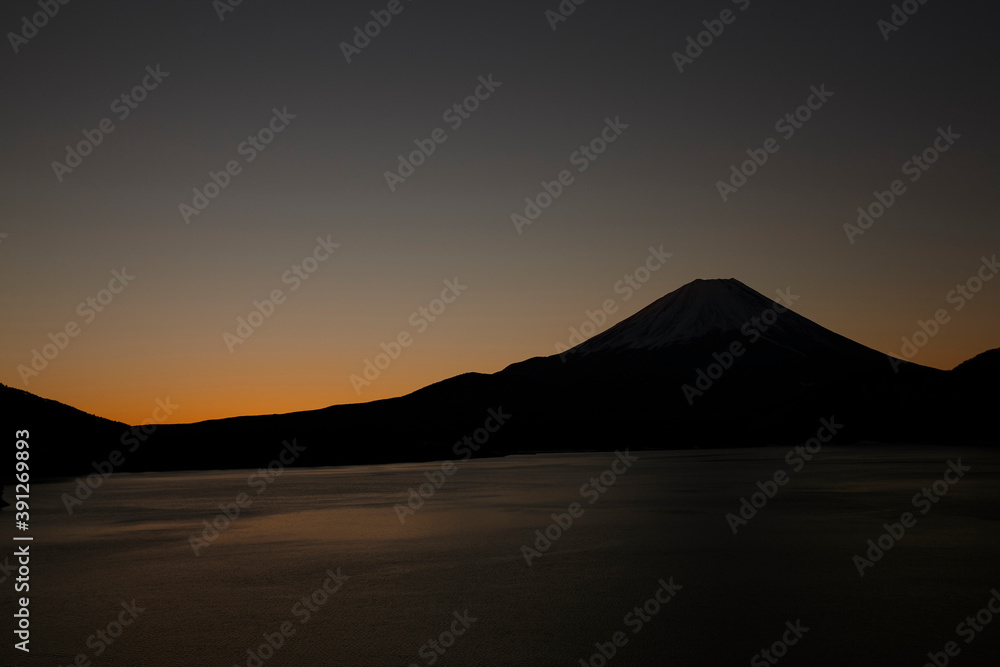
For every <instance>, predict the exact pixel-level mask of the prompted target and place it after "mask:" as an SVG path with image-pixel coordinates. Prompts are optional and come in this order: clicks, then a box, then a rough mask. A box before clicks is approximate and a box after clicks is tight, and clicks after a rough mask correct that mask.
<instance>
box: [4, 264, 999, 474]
mask: <svg viewBox="0 0 1000 667" xmlns="http://www.w3.org/2000/svg"><path fill="white" fill-rule="evenodd" d="M777 296H778V299H777V300H775V299H770V298H768V297H766V296H764V295H762V294H760V293H759V292H756V291H755V290H753V289H751V288H750V287H747V286H746V285H744V284H743V283H741V282H740V281H738V280H735V279H726V280H696V281H694V282H692V283H689V284H687V285H684V286H682V287H680V288H679V289H677V290H675V291H673V292H671V293H669V294H667V295H666V296H664V297H662V298H660V299H658V300H656V301H655V302H653V303H651V304H650V305H649V306H647V307H646V308H643V309H642V310H640V311H639V312H637V313H636V314H634V315H632V316H631V317H629V318H627V319H625V320H622V321H621V322H619V323H618V324H616V325H614V326H612V327H610V328H608V329H607V330H606V331H603V332H601V333H598V334H597V335H595V336H593V337H592V338H590V339H588V340H586V341H583V342H580V343H579V344H578V345H576V346H575V347H573V348H571V349H569V350H567V351H565V352H563V353H562V354H555V355H552V356H548V357H535V358H532V359H528V360H525V361H522V362H518V363H514V364H512V365H510V366H508V367H507V368H505V369H503V370H501V371H499V372H497V373H493V374H483V373H466V374H463V375H458V376H455V377H452V378H449V379H447V380H444V381H441V382H437V383H434V384H432V385H429V386H427V387H424V388H422V389H420V390H418V391H415V392H413V393H411V394H408V395H405V396H401V397H398V398H392V399H385V400H378V401H372V402H369V403H360V404H349V405H335V406H331V407H328V408H324V409H320V410H311V411H305V412H295V413H289V414H281V415H262V416H248V417H237V418H231V419H219V420H211V421H205V422H199V423H195V424H181V425H162V426H159V427H158V428H157V429H156V431H155V432H154V433H152V434H151V435H149V436H148V438H147V439H144V440H143V442H142V444H141V446H138V447H135V448H133V449H134V451H128V452H127V453H125V448H124V447H123V442H125V441H126V438H127V435H128V429H129V427H128V426H126V425H124V424H118V423H115V422H110V421H108V420H102V419H100V418H98V417H94V416H92V415H86V414H84V413H81V412H79V411H76V410H74V409H72V408H69V407H67V406H63V405H60V404H56V403H54V402H52V401H44V399H40V398H38V397H35V396H32V395H31V394H28V393H27V392H21V391H20V390H15V389H11V388H8V387H3V388H2V390H0V405H3V413H4V419H3V421H4V425H5V426H7V427H8V430H10V429H13V428H15V423H14V422H15V421H17V420H16V419H15V418H14V416H15V415H18V417H17V419H20V413H21V411H22V410H26V411H27V412H25V413H24V414H26V415H27V419H28V421H30V422H32V423H37V424H38V427H37V428H36V432H33V433H32V437H33V438H34V440H33V443H32V455H33V457H34V456H36V455H37V456H38V462H37V465H38V469H35V475H38V474H47V475H77V474H81V473H86V472H93V469H94V468H93V464H94V463H100V462H101V461H104V460H107V459H108V457H109V455H110V453H111V452H112V451H113V450H118V451H119V452H123V453H124V456H123V458H124V463H122V464H121V465H120V467H119V468H118V469H121V470H130V471H142V470H183V469H215V468H254V467H259V466H263V465H267V464H268V463H269V462H270V461H272V460H274V459H275V458H276V457H277V455H278V454H279V453H280V452H281V451H282V449H283V444H282V443H283V442H295V443H297V445H298V446H300V447H304V448H305V449H304V451H303V453H302V454H301V456H300V457H299V458H297V459H296V461H295V463H294V464H295V465H307V466H322V465H345V464H359V463H385V462H401V461H423V460H438V459H455V458H459V459H461V458H465V457H466V456H469V455H473V456H499V455H505V454H510V453H524V452H538V451H592V450H614V449H623V448H631V449H671V448H699V447H743V446H751V445H768V444H775V445H794V444H801V443H803V442H804V441H806V440H807V439H808V438H810V437H812V436H813V435H815V433H816V431H817V428H818V427H819V426H820V424H821V420H823V419H831V418H832V419H835V420H836V422H838V423H839V424H842V429H841V430H839V431H838V433H837V441H839V442H844V443H862V442H899V443H918V442H936V443H940V442H989V443H995V442H997V435H996V432H995V429H994V428H993V427H992V424H990V423H989V422H990V419H989V415H990V414H992V413H991V412H990V411H991V410H992V407H991V406H993V405H995V402H996V399H997V393H998V392H997V390H996V383H995V382H992V380H993V379H994V378H995V377H996V368H997V358H998V357H997V354H996V353H997V351H996V350H994V351H992V352H990V353H986V355H985V356H984V355H980V356H981V357H982V359H980V357H977V358H976V359H973V360H970V361H969V362H966V364H963V365H961V366H959V367H958V368H956V369H955V370H953V371H941V370H937V369H932V368H927V367H924V366H920V365H918V364H913V363H908V362H901V361H899V360H894V359H892V358H890V357H888V356H887V355H885V354H883V353H881V352H877V351H875V350H872V349H870V348H868V347H865V346H864V345H861V344H859V343H857V342H855V341H852V340H850V339H848V338H845V337H843V336H841V335H839V334H836V333H834V332H832V331H830V330H828V329H826V328H824V327H822V326H820V325H819V324H816V323H815V322H812V321H811V320H808V319H807V318H805V317H802V316H801V315H798V314H797V313H795V312H794V311H793V310H792V307H793V306H794V300H795V299H796V298H797V297H795V295H791V294H789V293H787V292H782V291H779V292H777ZM969 406H972V409H971V410H970V409H968V408H969ZM22 421H23V420H22ZM16 428H24V427H23V426H16ZM36 436H37V437H36ZM42 442H44V443H45V444H44V445H42V444H41V443H42ZM33 460H34V459H33Z"/></svg>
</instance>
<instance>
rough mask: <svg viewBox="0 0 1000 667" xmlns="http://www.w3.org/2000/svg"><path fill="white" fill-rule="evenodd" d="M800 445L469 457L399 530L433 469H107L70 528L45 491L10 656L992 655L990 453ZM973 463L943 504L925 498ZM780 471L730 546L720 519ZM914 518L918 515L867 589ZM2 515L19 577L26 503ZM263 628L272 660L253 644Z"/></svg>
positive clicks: (209, 661)
mask: <svg viewBox="0 0 1000 667" xmlns="http://www.w3.org/2000/svg"><path fill="white" fill-rule="evenodd" d="M786 451H787V449H739V450H737V449H730V450H704V451H701V450H690V451H673V452H634V456H636V457H637V460H635V461H630V462H629V463H628V465H627V466H626V464H625V463H624V462H619V463H617V464H615V466H614V467H616V468H617V470H618V472H617V473H614V472H604V471H607V470H611V469H612V468H613V466H612V464H613V462H614V461H615V459H616V456H615V454H614V453H586V454H539V455H533V456H515V457H508V458H503V459H492V460H483V461H469V462H458V463H457V464H456V469H455V470H454V471H453V474H451V475H444V474H443V473H441V474H440V476H439V477H438V481H440V479H441V478H443V479H444V480H445V481H444V483H443V485H441V487H440V488H439V489H437V490H435V492H434V494H433V495H432V496H430V497H428V498H426V499H425V500H424V504H423V506H422V507H420V508H419V509H417V510H415V512H414V513H413V514H410V515H407V516H405V517H404V518H405V523H401V521H400V519H399V514H398V511H397V509H394V506H395V505H397V504H405V503H406V502H407V497H408V495H409V491H408V490H409V489H410V488H414V489H417V488H418V487H419V486H420V484H421V483H423V482H427V481H428V480H427V477H426V476H425V473H431V474H432V475H433V473H434V471H440V469H441V466H440V464H439V463H430V464H403V465H382V466H363V467H351V468H340V469H333V468H324V469H291V470H285V471H283V472H282V473H281V474H280V475H278V476H276V477H274V478H273V480H272V481H271V482H270V483H267V482H265V481H263V480H261V479H260V478H259V477H257V478H254V479H252V480H249V481H248V478H249V477H250V476H251V475H252V474H253V473H254V471H245V470H244V471H226V472H199V473H171V474H139V475H125V474H123V475H113V476H112V477H110V478H109V479H107V480H106V481H105V482H104V483H103V484H102V485H101V486H100V487H99V488H98V489H97V490H96V491H94V492H93V495H92V496H91V497H90V498H88V499H87V500H85V501H84V502H83V503H82V504H81V505H79V506H76V507H75V508H74V513H73V514H72V515H70V514H68V513H67V511H66V509H65V507H64V504H63V502H62V501H61V500H60V497H61V496H62V494H63V493H72V492H73V488H74V486H75V484H74V483H70V482H63V483H58V484H56V483H52V484H33V485H32V487H31V491H32V516H31V519H32V529H31V531H30V534H31V535H33V536H34V541H33V542H32V543H31V553H32V560H31V604H30V609H31V620H32V626H31V627H32V635H31V644H30V646H31V649H32V650H31V653H30V655H29V654H23V653H21V652H19V651H14V650H13V649H12V648H11V645H12V643H13V642H12V640H11V639H10V637H11V632H10V630H11V629H13V622H12V619H11V615H10V614H11V613H12V612H9V611H8V610H12V609H13V608H14V592H13V577H14V576H16V575H14V574H12V573H10V572H6V573H4V574H0V577H6V581H4V582H3V583H2V584H0V603H2V605H3V610H4V614H3V615H4V618H5V619H6V620H5V621H4V623H5V630H4V633H3V635H4V637H5V638H6V639H5V640H4V645H3V646H2V647H0V656H4V659H3V661H2V664H4V665H47V666H54V665H69V664H73V661H74V659H76V656H77V655H80V654H82V655H84V656H85V657H86V659H88V660H90V661H91V664H94V665H102V666H103V665H107V666H116V665H121V666H129V667H138V666H145V665H150V666H156V667H164V666H170V665H179V666H180V665H183V666H185V667H199V666H202V665H204V666H219V667H231V666H233V665H241V666H246V665H248V664H249V665H250V666H251V667H253V666H255V665H267V666H271V665H289V666H294V667H313V666H317V667H318V666H324V667H328V666H332V665H351V666H362V665H379V666H384V665H431V664H434V665H443V666H447V665H462V666H468V665H512V666H513V665H518V666H523V665H567V666H572V665H580V664H581V660H583V661H584V662H583V663H582V664H592V665H595V666H597V665H603V664H605V663H606V664H608V665H746V664H770V663H768V662H766V660H764V658H763V657H756V658H755V656H757V655H758V653H759V652H760V651H761V650H763V649H767V650H769V651H770V650H772V648H771V647H772V645H773V644H775V642H779V644H778V645H777V646H775V647H773V650H774V651H775V655H777V654H780V655H781V656H782V657H781V659H780V661H779V662H780V664H787V665H847V664H850V665H903V664H909V665H915V666H919V665H923V664H924V663H925V662H927V653H928V651H942V650H944V646H945V644H946V643H947V642H949V641H954V642H956V645H957V647H959V649H960V655H959V656H958V657H955V658H952V661H953V662H952V664H960V665H984V664H996V662H995V660H996V657H997V655H1000V617H998V618H997V622H995V623H991V624H986V625H981V626H979V627H981V628H982V629H981V631H977V632H976V633H975V634H974V636H973V639H972V640H971V641H970V642H968V643H967V642H966V640H967V639H968V638H969V636H968V633H966V634H964V635H960V634H958V631H957V626H958V624H959V623H960V622H962V621H963V619H965V617H967V616H975V615H976V613H977V612H979V610H981V609H982V608H984V607H985V606H986V603H987V602H988V600H989V599H990V597H991V593H990V591H991V589H994V588H997V587H1000V504H998V502H997V501H998V500H1000V453H998V452H996V451H990V450H985V449H976V448H961V449H943V448H909V449H903V448H887V447H878V448H867V449H861V448H838V447H826V448H824V449H823V450H822V451H820V452H819V453H817V454H816V455H815V456H814V458H813V459H812V460H811V461H809V462H806V463H805V464H804V466H803V467H801V469H800V470H798V471H795V467H797V466H794V465H791V464H789V463H788V462H786V461H785V460H784V457H785V453H786ZM959 458H961V462H962V465H963V466H965V467H968V468H969V470H968V471H967V472H964V471H963V473H962V476H961V477H958V476H957V473H951V475H950V477H951V479H952V480H954V481H953V482H952V483H950V484H948V483H947V482H942V483H939V484H938V487H937V488H938V490H941V489H943V488H945V486H947V494H946V495H942V496H941V497H940V498H938V500H937V501H936V502H931V501H930V500H926V501H925V500H921V501H920V503H919V504H918V505H915V504H914V502H913V497H914V495H915V494H919V493H920V492H921V489H922V488H924V487H929V488H933V487H932V485H933V483H934V482H935V481H936V480H940V479H943V478H944V473H945V471H946V470H947V469H948V468H949V463H948V462H949V460H951V461H953V462H954V461H957V460H958V459H959ZM779 470H780V471H785V473H786V474H787V475H788V478H787V483H786V484H784V485H783V486H776V487H775V488H776V493H774V495H773V497H772V498H768V499H767V502H766V504H765V505H764V506H763V507H762V508H760V509H758V510H757V515H756V516H754V517H752V518H751V519H749V520H748V521H747V522H746V524H745V525H738V526H737V528H738V532H737V534H735V535H734V534H733V530H732V529H731V520H727V518H726V515H727V513H732V514H734V515H735V514H737V513H738V512H739V510H740V500H741V498H743V497H745V498H748V500H749V499H750V496H751V495H752V494H754V492H756V491H758V487H757V482H758V481H761V482H764V481H766V480H770V479H772V478H773V476H774V473H775V472H776V471H779ZM602 472H604V479H603V483H602V482H601V477H600V476H601V474H602ZM592 478H596V480H597V485H600V486H599V487H598V486H596V485H592V486H591V485H590V482H589V480H591V479H592ZM612 480H613V483H611V484H607V483H608V482H609V481H612ZM584 484H588V486H587V487H585V488H583V489H581V487H582V486H583V485H584ZM605 484H607V485H605ZM765 486H766V485H765ZM598 488H600V489H603V491H599V490H598ZM428 489H429V487H425V489H424V490H425V492H426V491H427V490H428ZM258 490H260V491H261V492H260V493H257V491H258ZM772 490H773V489H772ZM12 491H13V489H12V488H8V489H7V491H6V497H7V498H8V499H10V498H11V497H12V495H13V494H12ZM581 491H582V492H583V493H581ZM241 493H246V494H248V497H249V498H250V499H251V500H252V504H250V505H249V506H247V507H245V508H243V509H242V510H241V513H240V516H239V517H238V518H235V519H233V520H231V521H230V523H229V526H228V528H226V529H224V530H222V531H220V532H219V533H218V535H217V537H215V539H214V540H213V541H211V542H208V543H207V546H206V545H202V546H201V548H200V549H199V554H198V555H195V550H194V549H193V548H192V545H191V543H190V538H191V537H192V536H201V534H202V529H203V528H204V524H203V521H205V520H208V521H210V522H211V521H212V520H213V519H215V518H216V516H217V515H218V514H219V513H220V509H219V505H220V503H230V504H232V503H234V501H236V499H237V497H238V496H239V495H240V494H241ZM935 497H937V496H935ZM764 498H766V496H763V495H761V496H758V497H757V498H756V500H757V501H758V503H759V502H760V501H761V500H762V499H764ZM591 500H593V502H592V503H591ZM571 503H579V504H580V510H575V513H576V514H577V516H576V517H575V518H574V517H570V516H568V514H569V512H568V511H569V509H570V505H571ZM414 504H416V503H414ZM924 507H929V510H928V511H927V513H926V514H921V509H923V508H924ZM232 511H233V510H231V509H230V512H231V513H232ZM904 512H911V513H912V514H913V515H914V519H915V525H912V526H911V527H909V528H905V532H904V533H903V534H902V536H901V537H900V538H899V539H895V538H891V537H885V538H883V543H884V544H886V543H889V544H891V548H890V549H889V550H888V551H887V552H885V553H884V555H883V556H882V557H881V558H880V560H878V561H877V562H874V564H873V565H872V566H870V567H867V568H865V569H864V576H861V575H859V572H858V566H857V565H856V563H855V562H854V560H853V558H854V556H855V555H862V556H863V555H864V553H865V551H867V550H868V548H869V547H868V544H867V540H869V539H873V540H877V539H878V538H879V536H880V535H882V534H883V533H884V532H886V531H885V529H884V528H883V524H884V523H886V522H889V523H892V522H898V521H900V517H901V515H902V514H903V513H904ZM552 513H557V514H559V513H565V514H567V516H566V517H561V518H560V521H561V522H563V524H564V525H568V526H569V527H568V528H565V529H563V528H559V527H549V526H550V524H552V523H553V518H552V516H551V515H552ZM568 518H572V524H571V525H569V524H568ZM0 521H2V522H3V525H2V529H0V538H2V540H3V541H2V543H0V544H2V546H0V562H3V560H2V559H3V558H5V557H6V558H7V559H8V560H7V561H6V564H8V566H9V564H10V563H12V562H13V561H14V558H13V557H12V553H13V550H14V548H13V547H12V546H11V545H12V544H14V543H13V542H12V541H11V537H12V536H13V535H14V534H15V531H14V529H13V522H14V515H13V513H12V511H11V508H8V509H6V510H4V511H3V512H2V513H0ZM218 524H219V525H220V526H224V525H225V521H224V520H221V519H220V520H218ZM546 527H549V533H550V535H551V536H556V537H557V539H555V540H554V541H552V542H551V545H550V546H549V548H548V549H547V550H546V551H544V552H542V551H541V549H539V550H538V554H537V555H535V556H534V557H533V558H532V559H531V564H530V566H529V564H528V563H527V562H526V558H525V555H524V553H523V552H522V545H533V544H534V543H535V540H536V537H537V536H536V534H535V531H536V530H543V531H544V530H545V529H546ZM206 542H207V540H206ZM536 546H539V547H544V546H545V543H544V542H542V543H540V544H539V545H536ZM331 574H333V575H337V576H338V578H339V581H340V583H339V584H338V583H337V579H332V578H331V576H330V575H331ZM661 580H662V581H663V583H665V584H667V585H668V586H669V585H671V584H672V586H670V588H669V590H667V589H663V588H662V584H661V583H660V582H661ZM324 585H325V586H326V590H324V589H323V587H324ZM657 594H659V596H660V599H661V600H669V601H668V602H665V603H663V604H661V602H658V601H656V596H657ZM303 597H306V600H307V602H308V605H307V604H306V603H304V602H303ZM310 598H311V599H310ZM133 601H135V606H134V607H132V608H131V611H127V610H126V608H127V607H129V606H130V605H131V604H132V602H133ZM651 601H652V602H651ZM123 603H125V607H123ZM998 604H1000V603H994V605H995V606H996V605H998ZM310 606H311V608H312V609H311V610H310ZM636 607H640V609H639V610H638V611H637V610H636V609H635V608H636ZM642 607H645V609H642ZM997 608H1000V607H997ZM991 615H992V613H991ZM983 619H985V616H984V615H981V617H980V622H981V621H982V620H983ZM991 620H992V619H991ZM303 621H304V622H303ZM119 622H128V623H129V624H128V625H127V627H120V626H118V625H117V624H118V623H119ZM283 624H284V628H285V630H286V631H288V632H287V636H285V635H282V632H281V630H282V626H283ZM786 624H790V625H786ZM796 625H797V626H798V627H799V630H798V632H797V633H793V632H791V631H789V630H788V628H789V627H796ZM109 626H110V627H109ZM804 628H808V630H804ZM98 630H101V631H102V632H103V634H104V637H106V638H107V639H108V640H109V641H108V642H105V641H104V640H103V639H101V638H100V635H98V634H97V631H98ZM275 633H277V635H276V634H275ZM442 633H444V636H442ZM615 633H620V634H618V635H617V639H618V641H619V644H620V645H619V646H615V645H614V639H615V637H616V634H615ZM112 635H115V636H112ZM267 635H271V638H272V644H280V647H279V648H277V649H276V650H268V648H270V647H267V648H265V649H264V650H263V651H262V652H259V651H258V649H259V647H260V646H261V645H262V644H265V646H266V643H267V639H266V636H267ZM432 639H433V640H434V641H435V642H436V644H435V645H431V644H429V643H428V642H429V641H430V640H432ZM783 639H788V640H794V645H791V641H789V643H788V644H782V643H781V642H782V641H783ZM445 644H447V647H446V646H444V645H445ZM595 645H598V646H595ZM435 646H436V647H437V648H435ZM601 647H603V649H604V650H605V652H606V653H608V654H610V653H611V652H612V650H613V651H614V655H613V657H611V658H610V659H605V658H604V657H603V656H600V653H599V651H600V648H601ZM248 649H250V650H252V651H253V652H254V653H255V654H258V657H255V658H252V657H251V655H250V654H248ZM98 651H100V655H99V656H97V655H96V653H97V652H98ZM261 653H262V655H263V656H264V658H265V659H261V658H260V657H259V655H260V654H261ZM595 654H597V655H596V657H592V656H595ZM773 659H774V660H777V658H776V657H774V658H773ZM754 661H756V662H754ZM81 664H83V663H81Z"/></svg>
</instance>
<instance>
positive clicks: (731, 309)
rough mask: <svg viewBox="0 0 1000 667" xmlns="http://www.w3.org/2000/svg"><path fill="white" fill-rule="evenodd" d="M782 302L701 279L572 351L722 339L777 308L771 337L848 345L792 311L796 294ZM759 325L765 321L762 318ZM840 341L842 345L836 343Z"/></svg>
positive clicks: (730, 282)
mask: <svg viewBox="0 0 1000 667" xmlns="http://www.w3.org/2000/svg"><path fill="white" fill-rule="evenodd" d="M778 298H779V299H781V300H782V301H783V303H779V302H776V301H774V300H772V299H769V298H767V297H765V296H764V295H763V294H761V293H759V292H757V291H755V290H753V289H751V288H750V287H747V286H746V285H744V284H743V283H741V282H740V281H739V280H736V279H735V278H727V279H712V280H701V279H699V280H695V281H693V282H690V283H688V284H686V285H684V286H683V287H680V288H678V289H676V290H674V291H673V292H670V293H669V294H667V295H666V296H664V297H661V298H660V299H657V300H656V301H654V302H653V303H651V304H650V305H648V306H646V307H645V308H643V309H642V310H640V311H639V312H638V313H636V314H635V315H632V316H631V317H629V318H627V319H625V320H623V321H621V322H619V323H618V324H616V325H615V326H614V327H612V328H610V329H608V330H607V331H605V332H604V333H601V334H598V335H597V336H594V337H593V338H591V339H589V340H587V341H584V342H583V343H581V344H580V345H577V346H576V347H574V348H573V349H572V351H573V353H575V354H591V353H593V352H607V351H612V350H623V349H632V350H636V349H640V350H655V349H658V348H663V347H666V346H669V345H674V344H677V343H686V342H690V341H696V340H700V339H705V338H713V337H717V336H720V335H725V334H731V333H738V332H740V331H741V330H744V327H745V326H748V325H750V323H752V322H753V320H754V318H760V317H761V316H762V314H764V313H765V312H766V311H768V310H771V311H772V312H771V313H770V314H769V315H770V316H774V315H775V313H777V317H776V321H772V322H771V324H772V326H770V327H765V328H769V331H768V334H769V335H766V336H765V337H767V338H771V339H778V338H783V339H785V340H786V341H787V340H789V337H796V338H797V337H800V336H805V337H806V338H808V339H812V340H814V341H817V340H822V341H823V342H825V343H827V344H835V345H837V346H839V345H840V344H842V341H844V339H842V338H841V337H840V336H838V335H837V334H834V333H833V332H831V331H829V330H827V329H824V328H823V327H821V326H820V325H818V324H815V323H814V322H811V321H810V320H807V319H806V318H804V317H802V316H801V315H798V314H796V313H794V312H791V311H789V310H788V308H789V306H791V305H792V302H793V301H794V300H795V299H797V297H796V296H794V295H791V294H789V293H782V292H781V291H780V290H779V292H778ZM758 321H759V319H758ZM831 337H834V338H836V339H839V340H840V341H841V342H835V341H834V340H833V338H831Z"/></svg>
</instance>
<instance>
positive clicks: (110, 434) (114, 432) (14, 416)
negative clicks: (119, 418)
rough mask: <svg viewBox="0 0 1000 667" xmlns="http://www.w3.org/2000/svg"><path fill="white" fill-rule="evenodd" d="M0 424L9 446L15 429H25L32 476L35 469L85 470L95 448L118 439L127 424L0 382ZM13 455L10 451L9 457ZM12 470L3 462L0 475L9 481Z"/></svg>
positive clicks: (50, 470)
mask: <svg viewBox="0 0 1000 667" xmlns="http://www.w3.org/2000/svg"><path fill="white" fill-rule="evenodd" d="M0 426H2V429H3V430H2V433H3V435H4V438H6V443H8V446H10V447H11V448H13V447H14V443H15V442H16V439H15V438H14V434H15V432H17V431H20V430H27V431H28V433H29V437H28V442H29V444H30V458H29V463H30V466H31V472H32V473H33V474H32V477H33V478H35V477H36V474H34V473H36V471H45V472H48V473H57V472H68V471H71V470H85V469H86V468H87V467H88V466H89V464H90V462H91V461H92V460H93V459H92V457H93V456H94V454H95V451H98V450H100V449H101V448H102V447H103V446H104V445H105V443H115V442H118V441H119V439H120V438H121V436H122V434H123V433H124V432H125V431H127V430H128V428H129V427H128V426H126V425H125V424H122V423H119V422H114V421H111V420H109V419H104V418H103V417H98V416H96V415H92V414H88V413H86V412H83V411H82V410H77V409H76V408H74V407H70V406H68V405H65V404H63V403H59V402H58V401H53V400H50V399H47V398H41V397H40V396H36V395H34V394H32V393H29V392H27V391H24V390H23V389H16V388H14V387H8V386H6V385H3V384H0ZM36 445H37V446H36ZM13 459H14V457H13V454H11V456H10V458H9V460H10V461H13ZM13 474H14V470H13V464H11V465H5V466H4V467H3V470H2V472H0V479H6V480H8V481H9V480H11V479H13Z"/></svg>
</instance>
